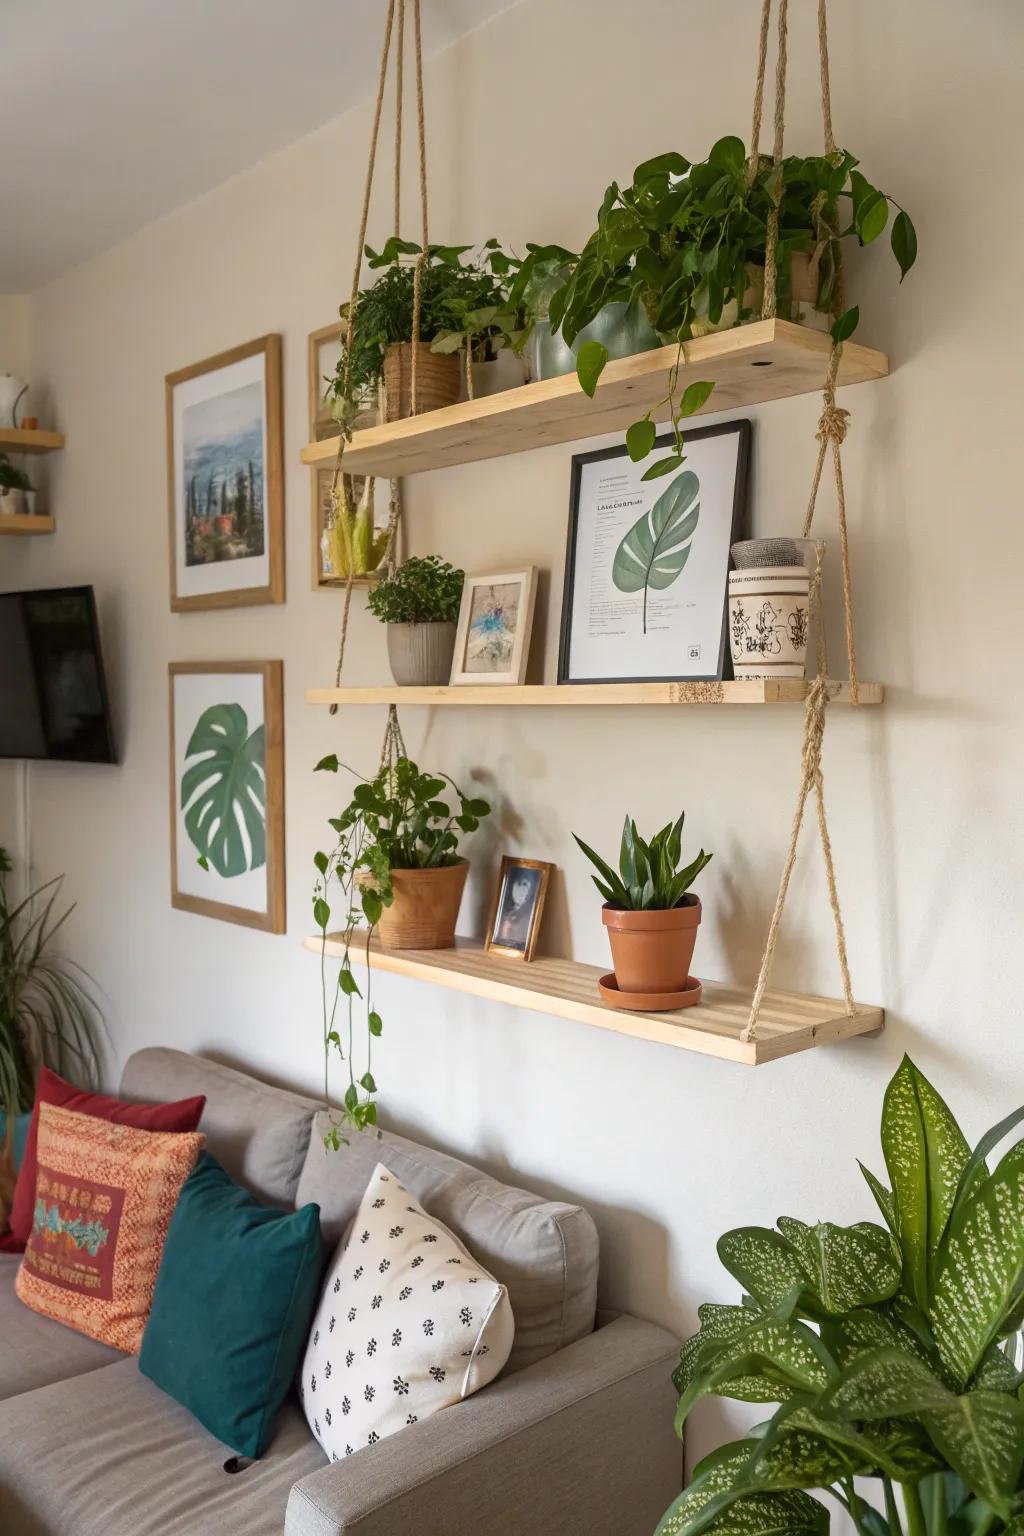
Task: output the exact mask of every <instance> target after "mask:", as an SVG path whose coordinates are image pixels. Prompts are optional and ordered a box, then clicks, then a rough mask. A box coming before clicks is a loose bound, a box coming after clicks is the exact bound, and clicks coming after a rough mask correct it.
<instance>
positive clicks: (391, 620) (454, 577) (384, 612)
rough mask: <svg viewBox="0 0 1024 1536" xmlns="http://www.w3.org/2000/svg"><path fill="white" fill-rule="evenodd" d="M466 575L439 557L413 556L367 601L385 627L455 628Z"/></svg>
mask: <svg viewBox="0 0 1024 1536" xmlns="http://www.w3.org/2000/svg"><path fill="white" fill-rule="evenodd" d="M465 575H466V573H465V571H460V570H459V569H458V568H457V567H456V566H454V565H449V564H448V562H447V561H446V560H441V559H439V558H438V556H437V555H412V556H410V558H409V559H408V560H406V561H405V562H404V563H403V564H402V565H400V566H399V567H398V569H397V571H396V572H395V574H394V575H393V576H386V577H384V579H383V580H382V581H379V582H378V583H377V585H376V586H375V587H374V589H373V591H372V592H371V593H370V595H369V598H368V599H367V601H368V602H369V605H370V611H371V613H373V614H375V615H376V617H377V618H378V619H380V621H381V623H382V624H453V623H454V622H455V620H456V619H457V618H458V617H459V604H460V602H461V601H462V585H463V582H464V580H465Z"/></svg>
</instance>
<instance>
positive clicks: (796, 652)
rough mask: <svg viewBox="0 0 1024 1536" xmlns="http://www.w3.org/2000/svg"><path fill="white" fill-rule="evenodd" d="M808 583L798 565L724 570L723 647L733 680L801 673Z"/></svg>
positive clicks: (804, 656) (806, 634)
mask: <svg viewBox="0 0 1024 1536" xmlns="http://www.w3.org/2000/svg"><path fill="white" fill-rule="evenodd" d="M810 585H811V577H810V573H809V572H808V570H807V569H806V567H805V566H802V565H780V566H776V567H774V568H755V569H752V570H746V571H730V573H729V645H730V648H731V651H732V665H733V671H734V672H735V674H736V678H737V680H739V679H742V678H762V677H773V678H802V677H803V676H804V675H805V669H806V665H807V641H808V638H809V632H810V603H809V599H808V595H809V592H810Z"/></svg>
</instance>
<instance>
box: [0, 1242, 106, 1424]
mask: <svg viewBox="0 0 1024 1536" xmlns="http://www.w3.org/2000/svg"><path fill="white" fill-rule="evenodd" d="M20 1264H21V1256H20V1254H16V1253H0V1401H2V1400H3V1399H4V1398H8V1397H16V1396H17V1395H18V1393H19V1392H31V1391H32V1389H33V1388H34V1387H46V1386H49V1384H50V1382H51V1381H64V1380H65V1379H66V1378H68V1377H71V1376H80V1375H82V1374H84V1372H86V1371H95V1370H97V1369H98V1368H99V1367H100V1366H101V1365H111V1364H113V1362H114V1361H115V1360H123V1359H124V1356H123V1355H122V1354H121V1352H120V1350H117V1349H111V1348H109V1346H108V1345H106V1344H98V1343H97V1342H96V1340H95V1339H87V1338H86V1337H85V1335H84V1334H81V1333H73V1332H72V1330H71V1329H70V1328H65V1327H64V1325H63V1324H62V1323H54V1322H51V1321H50V1319H49V1318H48V1317H41V1316H40V1314H39V1313H38V1312H32V1311H30V1310H29V1308H28V1307H26V1306H25V1305H24V1304H23V1303H22V1302H20V1301H19V1300H18V1298H17V1296H16V1295H15V1294H14V1277H15V1275H16V1274H17V1273H18V1266H19V1265H20Z"/></svg>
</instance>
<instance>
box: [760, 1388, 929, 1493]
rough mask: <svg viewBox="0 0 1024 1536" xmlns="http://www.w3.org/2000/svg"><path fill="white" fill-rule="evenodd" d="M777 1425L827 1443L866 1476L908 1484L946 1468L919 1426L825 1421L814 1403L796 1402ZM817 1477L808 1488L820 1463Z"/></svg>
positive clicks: (896, 1422)
mask: <svg viewBox="0 0 1024 1536" xmlns="http://www.w3.org/2000/svg"><path fill="white" fill-rule="evenodd" d="M784 1415H786V1416H787V1417H785V1418H784V1417H783V1416H784ZM780 1421H781V1423H780ZM775 1425H779V1427H780V1428H784V1429H785V1430H786V1431H787V1432H788V1431H793V1430H802V1431H805V1432H806V1433H807V1434H808V1435H810V1436H812V1437H813V1438H814V1439H816V1440H818V1441H823V1442H827V1444H828V1445H829V1447H830V1448H831V1451H832V1453H833V1454H834V1455H836V1456H839V1455H842V1456H843V1457H845V1458H847V1459H848V1461H849V1463H850V1470H851V1471H853V1472H854V1473H860V1474H861V1475H862V1476H876V1477H877V1476H879V1475H882V1474H884V1475H885V1476H886V1477H891V1478H894V1479H895V1480H896V1481H897V1482H906V1481H908V1480H909V1481H914V1480H915V1479H917V1478H919V1477H924V1476H925V1475H926V1474H927V1473H929V1472H933V1471H935V1470H937V1469H938V1468H941V1466H942V1462H941V1461H940V1459H939V1458H938V1457H937V1456H936V1454H935V1451H934V1450H933V1449H932V1447H931V1444H930V1442H929V1440H928V1437H927V1435H926V1434H925V1431H924V1430H923V1429H922V1428H921V1426H920V1425H918V1424H915V1423H907V1422H901V1421H900V1420H898V1419H886V1420H880V1421H878V1422H877V1423H874V1424H871V1425H868V1426H865V1425H863V1424H855V1423H853V1422H852V1421H851V1420H848V1419H844V1418H842V1417H841V1416H839V1415H837V1414H835V1413H833V1414H832V1415H831V1416H830V1417H828V1418H825V1417H823V1416H822V1415H821V1414H819V1413H818V1412H817V1411H816V1407H815V1405H814V1404H813V1403H805V1402H803V1401H794V1402H792V1403H789V1404H787V1405H786V1406H785V1407H784V1408H782V1409H781V1410H780V1412H779V1414H778V1415H777V1416H776V1419H775V1420H774V1421H773V1429H774V1426H775ZM769 1433H771V1431H770V1432H769ZM814 1473H815V1475H814V1477H813V1478H809V1479H808V1481H807V1482H806V1483H804V1484H803V1486H804V1487H813V1486H815V1485H816V1483H817V1473H818V1464H817V1463H816V1464H815V1467H814Z"/></svg>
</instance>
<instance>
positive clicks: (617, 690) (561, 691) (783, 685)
mask: <svg viewBox="0 0 1024 1536" xmlns="http://www.w3.org/2000/svg"><path fill="white" fill-rule="evenodd" d="M809 687H810V684H809V683H806V682H801V681H799V680H797V679H779V680H778V681H772V680H771V679H761V680H758V681H750V680H744V681H742V682H725V683H717V682H678V683H564V684H559V683H544V684H530V683H527V684H524V685H522V686H512V685H504V684H498V685H495V684H491V685H486V684H484V685H472V684H466V685H464V686H459V687H454V688H452V687H442V686H439V687H434V688H401V687H399V686H398V685H397V684H384V685H381V686H379V687H372V688H310V689H309V690H308V691H307V693H306V702H307V704H353V705H366V704H419V705H426V706H440V707H442V708H443V707H449V706H450V707H455V708H481V707H495V708H501V707H506V708H517V707H518V708H529V707H539V708H550V707H558V708H562V707H564V708H573V707H576V708H579V707H589V706H605V707H607V706H609V705H611V706H614V707H616V708H619V707H622V706H637V705H645V704H646V705H655V706H665V705H668V706H676V707H678V706H681V705H703V704H747V705H749V704H799V703H802V702H803V700H805V699H806V697H807V692H808V688H809ZM829 688H830V691H831V693H832V700H833V702H834V703H836V704H841V705H849V704H850V703H851V699H850V685H849V683H844V682H838V681H834V682H830V683H829ZM884 698H885V686H884V684H882V683H861V684H860V685H859V689H858V706H857V707H863V706H865V705H872V706H874V705H878V704H881V703H882V701H883V699H884Z"/></svg>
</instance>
